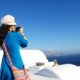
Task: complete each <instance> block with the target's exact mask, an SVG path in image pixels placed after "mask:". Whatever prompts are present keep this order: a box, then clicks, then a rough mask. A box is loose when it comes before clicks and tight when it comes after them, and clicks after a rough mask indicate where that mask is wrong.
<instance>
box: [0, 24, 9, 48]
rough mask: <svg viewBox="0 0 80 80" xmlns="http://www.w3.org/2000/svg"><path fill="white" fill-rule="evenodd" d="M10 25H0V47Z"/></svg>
mask: <svg viewBox="0 0 80 80" xmlns="http://www.w3.org/2000/svg"><path fill="white" fill-rule="evenodd" d="M9 28H10V25H1V27H0V47H1V46H2V43H3V40H4V38H5V36H6V35H7V33H8V31H9Z"/></svg>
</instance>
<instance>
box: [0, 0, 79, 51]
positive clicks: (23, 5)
mask: <svg viewBox="0 0 80 80" xmlns="http://www.w3.org/2000/svg"><path fill="white" fill-rule="evenodd" d="M6 14H11V15H13V16H15V18H16V22H17V24H18V25H23V26H24V30H25V34H26V35H27V37H28V42H29V44H28V49H43V50H80V1H79V0H0V19H1V18H2V17H3V16H4V15H6Z"/></svg>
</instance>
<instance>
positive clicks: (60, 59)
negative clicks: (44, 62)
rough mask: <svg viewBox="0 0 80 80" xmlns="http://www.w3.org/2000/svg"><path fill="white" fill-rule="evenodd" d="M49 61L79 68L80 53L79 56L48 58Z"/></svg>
mask: <svg viewBox="0 0 80 80" xmlns="http://www.w3.org/2000/svg"><path fill="white" fill-rule="evenodd" d="M47 59H48V60H49V61H54V60H56V61H57V62H58V64H74V65H77V66H80V53H78V54H75V53H74V54H72V55H61V56H55V55H51V56H47Z"/></svg>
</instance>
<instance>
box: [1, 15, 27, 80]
mask: <svg viewBox="0 0 80 80" xmlns="http://www.w3.org/2000/svg"><path fill="white" fill-rule="evenodd" d="M1 23H2V25H1V27H0V46H2V43H3V41H4V42H5V45H6V47H7V50H8V53H9V56H10V58H11V61H12V63H13V65H14V66H15V67H17V68H18V69H23V62H22V58H21V55H20V50H19V46H21V47H26V46H27V44H28V41H27V40H26V39H25V38H24V35H23V36H22V35H21V33H20V32H15V26H16V22H15V19H14V17H13V16H11V15H6V16H4V17H3V18H2V20H1ZM1 80H14V77H13V74H12V71H11V68H10V64H9V61H8V59H7V57H6V55H5V53H4V55H3V58H2V64H1Z"/></svg>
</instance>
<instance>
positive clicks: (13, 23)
mask: <svg viewBox="0 0 80 80" xmlns="http://www.w3.org/2000/svg"><path fill="white" fill-rule="evenodd" d="M2 24H5V25H15V26H16V25H17V24H16V23H15V22H11V23H9V22H8V23H2Z"/></svg>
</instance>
